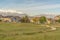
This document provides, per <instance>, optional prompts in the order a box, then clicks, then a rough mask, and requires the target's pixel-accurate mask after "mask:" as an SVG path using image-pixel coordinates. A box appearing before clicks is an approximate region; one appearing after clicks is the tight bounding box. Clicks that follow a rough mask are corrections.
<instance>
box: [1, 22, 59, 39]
mask: <svg viewBox="0 0 60 40" xmlns="http://www.w3.org/2000/svg"><path fill="white" fill-rule="evenodd" d="M52 26H54V25H52ZM56 26H57V25H56ZM0 40H60V28H57V30H56V31H50V30H49V29H48V28H46V27H45V25H41V24H40V25H37V24H31V23H0Z"/></svg>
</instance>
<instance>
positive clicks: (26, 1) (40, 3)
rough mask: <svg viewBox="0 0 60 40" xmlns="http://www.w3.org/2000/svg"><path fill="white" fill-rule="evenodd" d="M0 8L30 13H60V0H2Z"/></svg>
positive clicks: (0, 0)
mask: <svg viewBox="0 0 60 40" xmlns="http://www.w3.org/2000/svg"><path fill="white" fill-rule="evenodd" d="M0 9H12V10H18V11H21V12H23V13H26V14H28V15H40V14H56V15H57V14H60V0H0Z"/></svg>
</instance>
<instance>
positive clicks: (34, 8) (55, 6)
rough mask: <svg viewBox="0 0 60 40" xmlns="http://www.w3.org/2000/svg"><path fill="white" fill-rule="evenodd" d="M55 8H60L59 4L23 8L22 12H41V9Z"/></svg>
mask: <svg viewBox="0 0 60 40" xmlns="http://www.w3.org/2000/svg"><path fill="white" fill-rule="evenodd" d="M55 8H60V4H53V5H42V6H41V5H39V6H32V7H27V8H23V10H41V9H55Z"/></svg>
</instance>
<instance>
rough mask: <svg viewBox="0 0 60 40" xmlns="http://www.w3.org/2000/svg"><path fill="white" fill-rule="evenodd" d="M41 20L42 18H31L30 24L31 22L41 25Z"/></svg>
mask: <svg viewBox="0 0 60 40" xmlns="http://www.w3.org/2000/svg"><path fill="white" fill-rule="evenodd" d="M39 18H40V17H31V18H30V22H31V23H36V24H39V23H40V22H39Z"/></svg>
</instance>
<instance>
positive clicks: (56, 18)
mask: <svg viewBox="0 0 60 40" xmlns="http://www.w3.org/2000/svg"><path fill="white" fill-rule="evenodd" d="M54 20H55V23H58V20H60V15H58V16H55V17H54Z"/></svg>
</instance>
